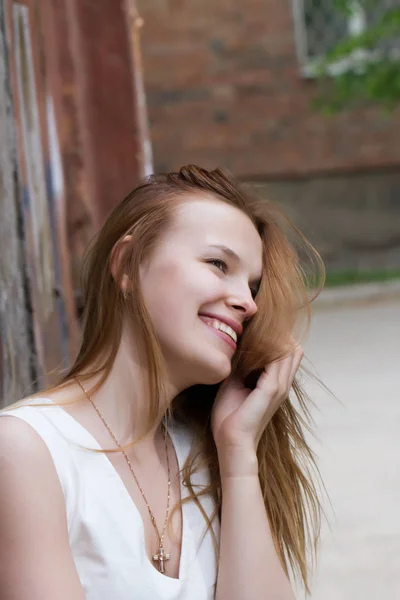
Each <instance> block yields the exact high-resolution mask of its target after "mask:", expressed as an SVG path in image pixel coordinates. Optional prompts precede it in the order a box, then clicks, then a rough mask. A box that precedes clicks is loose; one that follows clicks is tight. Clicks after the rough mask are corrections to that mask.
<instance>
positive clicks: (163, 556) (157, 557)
mask: <svg viewBox="0 0 400 600" xmlns="http://www.w3.org/2000/svg"><path fill="white" fill-rule="evenodd" d="M75 379H76V382H77V383H78V385H79V387H80V388H81V389H82V391H83V393H84V394H85V396H86V398H87V399H88V400H89V402H90V403H91V404H92V406H93V408H94V409H95V411H96V412H97V414H98V415H99V417H100V419H101V420H102V421H103V424H104V426H105V427H106V429H107V431H108V433H109V434H110V435H111V437H112V439H113V441H114V443H115V445H116V446H117V447H118V448H119V449H120V451H121V452H122V454H123V455H124V457H125V460H126V462H127V463H128V467H129V469H130V471H131V473H132V475H133V477H134V479H135V481H136V484H137V486H138V488H139V490H140V493H141V494H142V496H143V499H144V501H145V503H146V506H147V510H148V511H149V514H150V519H151V522H152V523H153V527H154V529H155V530H156V532H157V536H158V540H159V544H158V551H157V553H156V554H154V555H153V560H154V561H156V562H158V570H159V571H160V573H165V564H164V563H165V561H167V560H169V559H170V555H169V554H167V553H166V552H165V549H164V537H165V530H166V528H167V523H168V516H169V502H170V498H171V471H170V466H169V458H168V448H167V429H166V427H165V425H164V424H163V427H164V442H165V455H166V457H167V469H168V495H167V512H166V515H165V521H164V527H163V530H162V533H161V535H160V532H159V531H158V527H157V524H156V520H155V517H154V515H153V512H152V510H151V508H150V506H149V503H148V502H147V498H146V496H145V494H144V491H143V490H142V488H141V486H140V483H139V481H138V479H137V477H136V474H135V471H134V470H133V467H132V464H131V461H130V460H129V457H128V456H127V454H126V452H125V450H124V449H123V448H122V446H121V444H120V443H119V442H118V440H117V438H116V437H115V435H114V434H113V432H112V431H111V429H110V426H109V425H108V423H107V422H106V420H105V419H104V417H103V415H102V414H101V412H100V410H99V409H98V408H97V406H96V404H95V403H94V402H93V400H92V398H91V397H90V396H89V394H88V392H87V391H86V390H85V388H84V387H83V385H82V383H81V382H80V381H79V379H78V378H77V377H75Z"/></svg>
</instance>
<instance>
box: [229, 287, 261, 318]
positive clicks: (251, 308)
mask: <svg viewBox="0 0 400 600" xmlns="http://www.w3.org/2000/svg"><path fill="white" fill-rule="evenodd" d="M230 305H231V306H232V308H234V309H235V310H237V311H238V312H240V314H241V315H242V318H243V320H245V319H250V317H252V316H253V315H255V313H256V312H257V304H256V303H255V301H254V298H253V296H252V294H251V291H250V290H248V292H247V293H243V294H240V295H239V294H236V295H235V296H232V297H231V299H230Z"/></svg>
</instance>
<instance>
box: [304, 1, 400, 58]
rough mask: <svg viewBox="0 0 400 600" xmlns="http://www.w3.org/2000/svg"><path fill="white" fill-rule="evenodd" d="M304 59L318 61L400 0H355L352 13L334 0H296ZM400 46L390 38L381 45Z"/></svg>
mask: <svg viewBox="0 0 400 600" xmlns="http://www.w3.org/2000/svg"><path fill="white" fill-rule="evenodd" d="M293 6H294V12H295V21H296V26H297V39H298V46H299V55H300V61H301V62H302V64H303V66H307V65H309V64H312V63H314V62H315V61H316V60H317V59H319V58H321V57H323V56H324V55H325V54H326V53H327V52H329V51H330V50H332V49H333V48H334V47H335V46H336V45H337V44H338V43H339V42H341V41H343V40H344V39H346V38H347V37H348V36H349V35H357V34H360V33H362V32H363V31H364V30H365V29H366V28H367V27H369V26H371V25H375V24H376V23H377V22H378V21H379V19H380V18H381V17H382V15H383V14H384V12H385V11H387V10H388V9H391V8H400V0H369V1H367V0H364V1H361V0H359V1H358V2H357V1H356V0H355V1H354V4H353V8H352V10H351V14H348V15H346V14H344V13H343V12H341V11H340V10H338V9H337V8H336V7H335V3H334V0H293ZM393 48H400V40H397V39H396V40H394V39H393V40H390V41H389V40H387V41H385V42H383V43H382V44H381V47H380V49H381V50H383V51H391V50H392V49H393Z"/></svg>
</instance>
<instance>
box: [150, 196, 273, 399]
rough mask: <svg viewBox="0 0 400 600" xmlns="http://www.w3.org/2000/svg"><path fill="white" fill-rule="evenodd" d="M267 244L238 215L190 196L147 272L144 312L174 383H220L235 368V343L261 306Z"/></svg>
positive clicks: (181, 386)
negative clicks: (259, 298)
mask: <svg viewBox="0 0 400 600" xmlns="http://www.w3.org/2000/svg"><path fill="white" fill-rule="evenodd" d="M261 272H262V242H261V239H260V237H259V235H258V233H257V230H256V229H255V227H254V225H253V224H252V222H251V221H250V219H249V218H248V217H247V216H246V215H245V214H244V213H243V212H242V211H240V210H238V209H237V208H235V207H232V206H230V205H228V204H226V203H224V202H222V201H219V200H216V199H213V198H211V197H208V196H204V197H199V196H193V197H188V198H187V200H186V201H185V202H183V203H181V204H180V205H179V206H178V207H177V210H176V213H175V216H174V220H173V224H172V226H171V227H170V228H169V229H168V231H167V232H166V233H165V234H164V235H163V236H162V239H161V240H160V243H159V244H158V245H157V248H156V249H155V250H154V251H153V252H152V254H151V257H150V258H149V260H148V261H146V263H145V264H144V265H142V268H141V285H142V291H143V295H144V300H145V303H146V307H147V309H148V311H149V313H150V317H151V319H152V322H153V324H154V326H155V329H156V332H157V335H158V338H159V341H160V344H161V348H162V351H163V355H164V358H165V360H166V363H167V367H168V371H169V375H170V378H171V382H172V383H173V385H174V386H175V387H176V388H177V389H178V390H182V389H186V388H187V387H189V386H191V385H195V384H199V383H202V384H214V383H218V382H220V381H222V380H223V379H225V378H226V377H227V376H228V375H229V374H230V371H231V361H232V357H233V355H234V353H235V350H236V342H237V340H238V339H239V338H240V332H241V329H242V325H243V323H244V321H245V320H248V319H249V318H250V317H252V316H253V315H254V314H255V312H256V310H257V306H256V304H255V302H254V299H253V297H254V295H255V292H256V291H257V287H258V285H259V281H260V278H261Z"/></svg>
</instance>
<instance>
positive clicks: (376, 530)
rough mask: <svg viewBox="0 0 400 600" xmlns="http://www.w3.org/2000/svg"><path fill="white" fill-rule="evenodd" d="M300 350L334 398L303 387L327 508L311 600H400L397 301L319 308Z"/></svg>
mask: <svg viewBox="0 0 400 600" xmlns="http://www.w3.org/2000/svg"><path fill="white" fill-rule="evenodd" d="M305 350H306V358H307V359H309V360H310V361H311V363H312V365H313V370H314V372H316V373H317V375H318V376H319V377H320V378H321V379H322V380H323V382H324V383H325V384H326V385H327V386H328V387H329V389H330V390H331V391H332V392H333V393H334V394H335V395H336V397H337V398H338V400H335V399H334V398H332V397H331V396H329V395H328V394H327V393H326V392H325V391H324V390H323V389H321V388H320V387H318V386H315V385H314V384H310V383H307V384H306V387H307V389H308V391H309V393H310V394H311V395H312V397H313V398H315V399H316V401H317V405H318V410H317V411H314V417H315V421H316V431H317V436H318V438H319V439H318V440H317V441H316V440H312V439H310V443H311V445H312V447H313V449H314V450H315V452H316V454H317V455H318V457H319V461H318V464H319V467H320V469H321V472H322V476H323V478H324V482H325V484H326V487H327V490H328V493H329V497H330V502H331V504H332V507H330V504H329V502H328V501H327V499H326V498H325V500H324V508H325V510H326V512H327V517H328V521H329V525H328V524H327V523H326V522H325V523H324V525H323V529H322V544H321V549H320V553H319V565H318V568H317V571H316V574H315V577H314V580H313V584H312V600H358V599H359V600H400V381H399V380H400V300H399V299H397V298H386V299H383V300H381V301H378V300H375V302H374V301H371V302H369V303H360V304H357V303H351V304H350V305H348V306H346V305H344V306H342V305H339V306H335V305H332V306H331V307H329V306H325V308H324V310H316V312H315V314H314V316H313V320H312V326H311V331H310V335H309V338H308V340H307V342H306V343H305ZM305 366H307V367H310V366H311V365H310V364H309V362H308V361H307V360H306V361H305ZM297 598H298V599H299V600H300V599H303V598H304V594H302V593H300V592H298V594H297Z"/></svg>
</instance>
